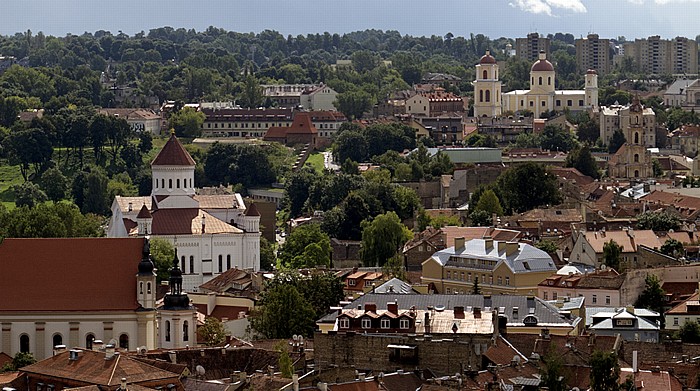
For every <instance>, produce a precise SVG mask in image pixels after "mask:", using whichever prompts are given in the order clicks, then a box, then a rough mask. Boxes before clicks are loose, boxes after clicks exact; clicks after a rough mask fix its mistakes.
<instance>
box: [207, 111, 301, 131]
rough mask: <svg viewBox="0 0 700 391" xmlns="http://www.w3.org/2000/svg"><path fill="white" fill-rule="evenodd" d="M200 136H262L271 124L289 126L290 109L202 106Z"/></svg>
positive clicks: (292, 115)
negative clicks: (202, 119)
mask: <svg viewBox="0 0 700 391" xmlns="http://www.w3.org/2000/svg"><path fill="white" fill-rule="evenodd" d="M200 111H201V112H202V113H204V116H205V118H204V122H203V123H202V136H204V137H227V138H229V137H230V138H238V139H249V138H262V137H263V136H264V135H265V132H267V130H268V129H269V128H271V127H273V126H276V127H282V126H289V125H291V123H292V119H293V117H294V111H293V110H292V109H276V108H275V109H240V108H218V107H211V108H209V107H203V108H201V109H200Z"/></svg>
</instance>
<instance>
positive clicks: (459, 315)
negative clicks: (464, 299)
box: [454, 305, 464, 319]
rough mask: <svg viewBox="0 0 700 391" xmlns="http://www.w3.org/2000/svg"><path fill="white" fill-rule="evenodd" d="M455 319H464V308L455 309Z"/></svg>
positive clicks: (457, 307) (456, 307)
mask: <svg viewBox="0 0 700 391" xmlns="http://www.w3.org/2000/svg"><path fill="white" fill-rule="evenodd" d="M454 315H455V319H464V307H463V306H461V305H459V306H455V309H454Z"/></svg>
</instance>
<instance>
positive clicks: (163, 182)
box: [160, 178, 165, 189]
mask: <svg viewBox="0 0 700 391" xmlns="http://www.w3.org/2000/svg"><path fill="white" fill-rule="evenodd" d="M160 187H162V188H163V189H165V178H163V179H161V180H160Z"/></svg>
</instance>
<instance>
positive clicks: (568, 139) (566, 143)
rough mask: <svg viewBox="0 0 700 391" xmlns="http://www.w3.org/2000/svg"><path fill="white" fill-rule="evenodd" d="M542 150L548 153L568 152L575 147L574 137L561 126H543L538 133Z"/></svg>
mask: <svg viewBox="0 0 700 391" xmlns="http://www.w3.org/2000/svg"><path fill="white" fill-rule="evenodd" d="M540 144H541V146H542V148H544V149H549V150H550V151H562V152H568V151H570V150H572V149H573V148H574V147H575V146H576V139H575V138H574V135H573V134H572V133H571V132H570V131H569V130H568V129H566V128H564V127H563V126H559V125H545V127H544V129H542V133H540Z"/></svg>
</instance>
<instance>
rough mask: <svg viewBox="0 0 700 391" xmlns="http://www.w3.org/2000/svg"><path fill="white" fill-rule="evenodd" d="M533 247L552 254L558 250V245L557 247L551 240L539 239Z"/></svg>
mask: <svg viewBox="0 0 700 391" xmlns="http://www.w3.org/2000/svg"><path fill="white" fill-rule="evenodd" d="M535 247H537V248H539V249H540V250H542V251H544V252H546V253H548V254H554V253H556V252H557V250H559V247H557V244H556V243H554V241H552V240H546V239H545V240H540V241H539V242H537V244H535Z"/></svg>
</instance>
